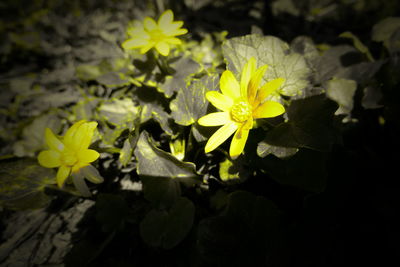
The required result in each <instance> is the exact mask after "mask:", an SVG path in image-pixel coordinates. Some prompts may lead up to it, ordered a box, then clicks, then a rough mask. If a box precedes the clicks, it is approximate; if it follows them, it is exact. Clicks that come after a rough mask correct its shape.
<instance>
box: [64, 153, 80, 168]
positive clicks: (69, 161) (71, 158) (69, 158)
mask: <svg viewBox="0 0 400 267" xmlns="http://www.w3.org/2000/svg"><path fill="white" fill-rule="evenodd" d="M77 161H78V158H77V157H76V155H75V153H74V152H71V151H64V152H63V153H62V156H61V162H62V163H63V165H67V166H73V165H74V164H75V163H76V162H77Z"/></svg>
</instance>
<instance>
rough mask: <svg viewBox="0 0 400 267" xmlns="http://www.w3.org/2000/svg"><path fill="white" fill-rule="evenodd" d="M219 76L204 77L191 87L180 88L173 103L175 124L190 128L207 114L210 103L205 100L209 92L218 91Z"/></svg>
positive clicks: (172, 113) (171, 105)
mask: <svg viewBox="0 0 400 267" xmlns="http://www.w3.org/2000/svg"><path fill="white" fill-rule="evenodd" d="M218 83H219V79H218V76H217V75H213V76H204V77H203V78H201V79H200V80H196V81H193V82H192V84H190V85H189V86H186V87H183V88H180V90H179V91H178V94H177V97H176V98H175V99H174V100H173V101H171V104H170V108H171V111H172V112H171V115H172V117H173V118H174V120H175V122H176V123H178V124H180V125H184V126H188V125H190V124H193V123H194V122H196V121H197V119H199V118H200V117H201V116H203V115H205V114H206V113H207V107H208V101H207V100H206V98H205V93H206V92H207V91H212V90H213V91H215V90H218V86H219V85H218Z"/></svg>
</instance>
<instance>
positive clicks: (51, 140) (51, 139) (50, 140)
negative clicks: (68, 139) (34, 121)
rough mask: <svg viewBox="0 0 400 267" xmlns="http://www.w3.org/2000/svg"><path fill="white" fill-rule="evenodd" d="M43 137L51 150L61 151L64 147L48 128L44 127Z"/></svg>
mask: <svg viewBox="0 0 400 267" xmlns="http://www.w3.org/2000/svg"><path fill="white" fill-rule="evenodd" d="M44 138H45V140H46V144H47V145H48V146H49V148H50V149H51V150H55V151H59V152H61V151H62V150H63V149H64V144H63V143H62V142H61V141H60V140H59V139H58V138H57V137H56V136H55V135H54V133H53V132H52V130H51V129H50V128H46V130H45V133H44Z"/></svg>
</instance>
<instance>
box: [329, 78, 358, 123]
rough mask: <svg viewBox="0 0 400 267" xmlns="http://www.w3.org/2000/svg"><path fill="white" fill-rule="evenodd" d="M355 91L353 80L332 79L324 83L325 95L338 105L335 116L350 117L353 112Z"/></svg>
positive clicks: (355, 84) (355, 85) (355, 86)
mask: <svg viewBox="0 0 400 267" xmlns="http://www.w3.org/2000/svg"><path fill="white" fill-rule="evenodd" d="M356 89H357V83H356V82H355V81H354V80H346V79H335V78H334V79H332V80H329V81H327V83H326V95H327V97H329V98H330V99H332V100H334V101H336V103H338V105H339V108H338V109H337V110H336V112H335V114H336V115H339V114H345V115H347V116H350V115H351V111H352V110H353V97H354V94H355V92H356Z"/></svg>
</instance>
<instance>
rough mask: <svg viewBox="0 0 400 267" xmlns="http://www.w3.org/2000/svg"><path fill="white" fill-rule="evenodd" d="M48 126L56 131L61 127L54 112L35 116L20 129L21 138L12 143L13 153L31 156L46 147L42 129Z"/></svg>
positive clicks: (20, 155)
mask: <svg viewBox="0 0 400 267" xmlns="http://www.w3.org/2000/svg"><path fill="white" fill-rule="evenodd" d="M46 128H50V129H52V130H53V132H55V133H57V132H59V130H60V129H61V122H60V118H59V117H58V116H57V114H56V113H47V114H43V115H41V116H39V117H36V118H35V119H34V120H33V121H32V123H30V124H29V125H28V126H26V127H25V128H24V129H23V131H22V139H21V140H19V141H17V142H16V143H14V147H13V149H14V153H15V155H17V156H19V157H23V156H31V157H33V156H34V155H35V153H36V152H37V151H39V150H41V149H44V148H46V145H45V140H44V131H45V129H46Z"/></svg>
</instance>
